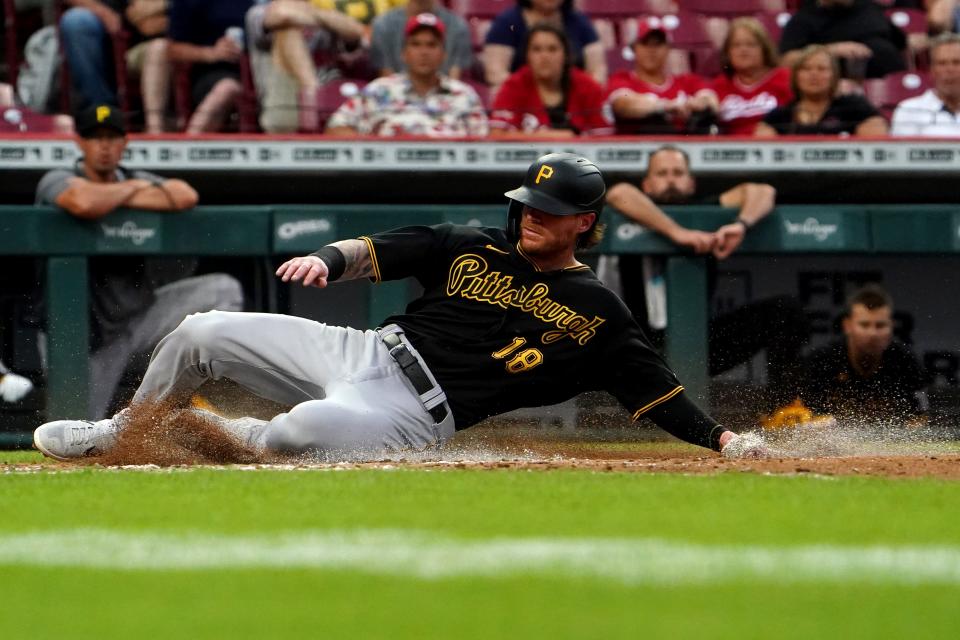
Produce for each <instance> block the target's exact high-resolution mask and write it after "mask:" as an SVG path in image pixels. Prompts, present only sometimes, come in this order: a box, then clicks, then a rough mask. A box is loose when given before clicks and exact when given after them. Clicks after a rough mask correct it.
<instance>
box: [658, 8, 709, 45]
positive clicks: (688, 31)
mask: <svg viewBox="0 0 960 640" xmlns="http://www.w3.org/2000/svg"><path fill="white" fill-rule="evenodd" d="M663 26H664V27H666V28H667V30H668V32H669V33H670V39H671V40H672V41H673V45H674V46H675V47H682V48H690V47H695V46H703V45H712V44H713V43H712V41H711V40H710V36H709V34H708V33H707V30H706V29H705V28H704V24H703V20H702V19H701V17H700V16H698V15H696V14H693V13H689V12H683V13H678V14H677V15H675V16H674V15H669V16H664V18H663Z"/></svg>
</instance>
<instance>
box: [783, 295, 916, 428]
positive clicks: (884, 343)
mask: <svg viewBox="0 0 960 640" xmlns="http://www.w3.org/2000/svg"><path fill="white" fill-rule="evenodd" d="M803 370H804V371H805V372H807V375H806V376H805V380H804V381H803V384H802V386H801V392H800V397H801V398H802V400H803V401H804V402H805V403H806V404H807V406H809V407H810V408H811V409H813V410H815V411H818V412H821V413H828V414H831V415H833V417H834V418H836V419H837V420H838V421H840V422H841V423H853V424H862V425H869V426H878V425H903V424H904V423H907V424H917V423H922V422H925V420H926V413H927V411H928V409H929V401H928V399H927V394H926V387H927V385H928V384H929V380H928V376H927V375H926V373H925V372H924V370H923V368H922V367H921V366H920V363H919V362H918V361H917V357H916V356H915V355H914V354H913V352H911V351H910V349H909V347H907V346H906V345H904V344H903V343H902V342H899V341H898V340H895V339H894V338H893V300H892V299H891V298H890V295H889V294H888V293H887V292H886V291H884V290H883V289H882V288H881V287H880V286H878V285H875V284H872V285H867V286H865V287H863V288H862V289H860V290H858V291H856V292H855V293H854V294H853V295H852V296H850V298H849V299H848V300H847V305H846V308H845V309H844V315H843V338H842V339H841V340H838V341H836V342H834V343H832V344H830V345H828V346H825V347H822V348H819V349H816V350H814V351H813V352H812V353H811V354H810V355H809V357H807V358H806V359H805V361H804V366H803Z"/></svg>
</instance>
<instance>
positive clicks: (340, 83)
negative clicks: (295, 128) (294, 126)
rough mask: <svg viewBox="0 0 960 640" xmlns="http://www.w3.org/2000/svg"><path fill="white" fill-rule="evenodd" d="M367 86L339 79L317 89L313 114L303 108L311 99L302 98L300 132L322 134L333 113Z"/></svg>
mask: <svg viewBox="0 0 960 640" xmlns="http://www.w3.org/2000/svg"><path fill="white" fill-rule="evenodd" d="M366 84H367V83H366V81H365V80H357V79H354V78H337V79H336V80H331V81H330V82H327V83H325V84H323V85H321V86H319V87H317V92H316V94H315V95H314V105H315V110H314V111H313V112H311V111H310V110H309V109H304V108H303V107H302V103H304V102H308V101H309V99H308V98H307V99H305V98H303V97H301V109H300V131H303V132H307V133H319V132H322V131H323V129H324V127H325V126H326V124H327V120H329V119H330V116H332V115H333V112H334V111H336V110H337V109H338V108H339V107H340V105H341V104H343V103H344V102H346V101H347V100H348V99H349V98H352V97H353V96H355V95H357V94H358V93H359V92H360V90H361V89H363V87H364V86H366Z"/></svg>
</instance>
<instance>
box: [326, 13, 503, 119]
mask: <svg viewBox="0 0 960 640" xmlns="http://www.w3.org/2000/svg"><path fill="white" fill-rule="evenodd" d="M445 31H446V29H445V27H444V25H443V22H441V21H440V20H439V19H438V18H437V17H436V16H435V15H433V14H432V13H421V14H419V15H416V16H413V17H411V18H410V20H408V21H407V26H406V28H405V29H404V45H403V61H404V64H406V67H407V70H406V72H405V73H395V74H393V75H389V76H385V77H383V78H378V79H377V80H374V81H373V82H371V83H370V84H368V85H367V86H366V87H364V89H363V91H361V92H360V94H359V95H357V96H355V97H353V98H351V99H349V100H347V102H345V103H344V104H343V105H341V106H340V108H339V109H337V110H336V112H335V113H334V114H333V115H332V116H331V117H330V121H329V122H328V123H327V133H330V134H334V135H357V134H364V135H378V136H385V137H386V136H403V135H411V136H430V137H435V138H463V137H470V136H476V137H482V136H486V135H487V133H488V131H489V127H488V125H487V114H486V111H485V110H484V107H483V104H482V103H481V102H480V98H479V97H478V96H477V92H476V91H474V90H473V88H472V87H470V86H469V85H467V84H464V83H463V82H460V81H459V80H454V79H452V78H449V77H447V76H444V75H441V74H440V67H441V65H442V64H443V59H444V42H443V41H444V34H445Z"/></svg>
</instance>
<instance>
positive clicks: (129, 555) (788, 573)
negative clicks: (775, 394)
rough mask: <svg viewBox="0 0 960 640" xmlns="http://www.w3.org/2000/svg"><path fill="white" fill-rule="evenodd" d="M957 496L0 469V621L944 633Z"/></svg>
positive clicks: (567, 632)
mask: <svg viewBox="0 0 960 640" xmlns="http://www.w3.org/2000/svg"><path fill="white" fill-rule="evenodd" d="M36 459H37V458H36V457H35V456H34V454H29V453H0V463H11V462H17V463H23V462H30V461H34V460H36ZM958 504H960V483H956V482H948V481H937V480H887V479H867V478H855V477H850V478H819V477H794V476H761V475H755V474H743V473H728V474H723V475H716V476H681V475H647V474H631V473H592V472H585V471H572V470H571V471H553V472H523V471H508V470H503V471H500V470H498V471H476V470H470V471H465V470H449V471H440V470H401V469H398V470H392V471H391V470H349V471H331V470H326V471H319V470H300V471H274V470H258V471H247V470H212V469H190V470H174V471H169V472H156V471H154V472H145V471H121V470H103V469H80V470H69V471H64V470H63V469H56V470H53V471H44V472H40V473H7V474H4V475H0V513H2V514H3V517H2V519H0V590H2V607H0V638H73V637H91V638H92V637H109V638H114V637H117V638H119V637H124V638H127V637H190V638H225V637H293V636H299V637H350V638H367V637H373V638H420V637H450V638H491V637H535V638H540V637H545V638H557V637H559V638H594V637H597V638H599V637H623V638H628V637H629V638H635V637H691V638H692V637H696V638H701V637H717V638H771V637H776V638H805V639H810V638H821V637H844V638H879V637H884V638H894V637H903V638H907V637H909V638H947V637H955V636H956V635H957V624H958V622H960V616H958V613H957V611H958V605H957V603H958V601H960V526H958V524H960V516H958V513H957V505H958Z"/></svg>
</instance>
